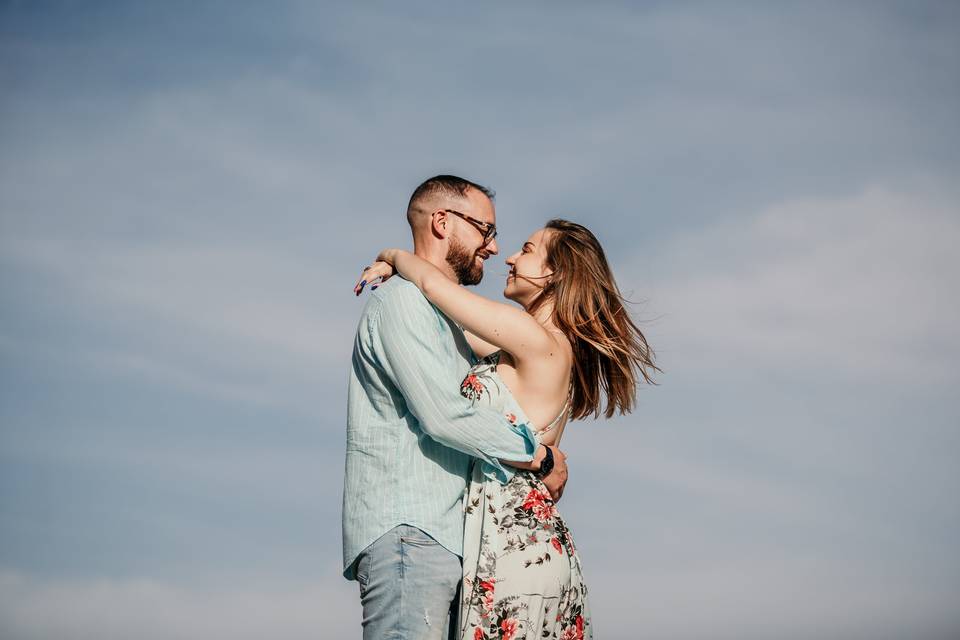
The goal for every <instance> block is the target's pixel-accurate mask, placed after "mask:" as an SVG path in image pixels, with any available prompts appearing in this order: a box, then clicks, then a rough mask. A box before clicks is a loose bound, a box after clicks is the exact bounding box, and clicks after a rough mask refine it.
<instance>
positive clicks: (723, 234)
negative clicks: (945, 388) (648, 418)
mask: <svg viewBox="0 0 960 640" xmlns="http://www.w3.org/2000/svg"><path fill="white" fill-rule="evenodd" d="M958 245H960V211H958V209H957V207H956V205H955V204H949V205H945V204H943V203H941V202H938V201H937V200H936V199H935V198H933V197H929V196H924V195H916V194H904V193H894V192H890V191H888V190H884V189H879V188H875V189H870V190H867V191H866V192H864V193H862V194H859V195H857V196H853V197H849V198H837V199H806V200H795V201H790V202H786V203H783V204H779V205H776V206H772V207H770V208H768V209H767V210H766V211H763V212H761V213H760V214H759V215H757V216H755V217H753V218H751V219H748V220H746V221H736V222H733V223H726V224H719V225H716V226H713V227H711V228H708V229H707V230H705V231H697V232H694V233H692V234H690V235H687V236H682V235H681V236H677V238H676V240H675V241H674V242H673V243H671V244H669V245H668V246H666V247H665V249H664V250H663V252H662V253H660V254H659V255H658V256H657V257H656V258H654V259H653V260H651V261H648V262H646V263H645V264H644V265H643V266H640V265H639V264H634V265H633V266H631V267H630V268H629V269H630V270H631V271H635V272H638V273H644V272H645V271H646V272H650V270H651V267H650V264H651V263H653V264H656V263H657V262H658V261H659V262H663V263H669V264H670V265H671V267H672V270H671V271H668V272H666V273H664V275H662V276H660V277H654V278H653V283H652V286H651V289H650V294H649V297H650V298H651V300H652V301H653V304H652V308H653V309H654V310H655V311H657V312H659V313H662V317H661V318H660V320H659V321H658V322H657V323H656V325H654V327H653V328H652V330H651V333H655V334H658V335H657V340H656V343H655V344H658V345H659V347H660V350H661V353H662V354H664V355H667V356H668V358H669V359H670V360H673V363H671V364H673V366H675V367H680V366H681V365H679V364H676V363H677V362H678V361H682V367H683V368H689V367H695V368H701V367H707V368H726V367H729V368H733V369H739V368H744V367H753V366H754V365H756V366H759V367H761V368H764V369H771V368H775V369H781V370H786V369H790V368H793V367H803V368H814V367H816V368H818V369H820V370H821V371H826V372H831V371H840V372H841V373H845V374H852V375H869V376H880V377H884V378H888V379H894V380H896V379H909V378H912V377H917V376H920V375H922V376H925V377H926V378H927V379H934V380H936V379H941V380H942V379H944V378H948V377H950V376H952V375H955V373H956V367H955V362H956V359H957V358H958V357H960V331H958V330H957V327H958V326H960V298H958V297H957V295H956V292H957V291H958V290H960V253H958V252H957V251H956V247H957V246H958ZM653 269H657V267H656V266H654V267H653ZM645 293H646V291H645ZM667 366H670V365H667Z"/></svg>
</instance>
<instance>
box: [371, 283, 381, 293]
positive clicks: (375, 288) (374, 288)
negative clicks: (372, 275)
mask: <svg viewBox="0 0 960 640" xmlns="http://www.w3.org/2000/svg"><path fill="white" fill-rule="evenodd" d="M379 286H380V285H377V284H375V285H373V286H372V287H370V291H376V290H377V287H379Z"/></svg>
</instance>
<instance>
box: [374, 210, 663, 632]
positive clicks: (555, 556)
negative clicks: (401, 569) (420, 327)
mask: <svg viewBox="0 0 960 640" xmlns="http://www.w3.org/2000/svg"><path fill="white" fill-rule="evenodd" d="M377 259H378V262H377V263H376V264H374V265H373V266H372V267H370V268H369V269H367V270H366V271H364V274H363V279H364V280H366V281H367V282H371V281H372V280H374V279H376V278H377V277H381V278H383V279H386V278H388V277H390V276H391V275H392V274H393V273H394V272H398V273H399V274H400V275H401V276H403V277H404V278H406V279H407V280H409V281H411V282H412V283H414V284H415V285H416V286H417V287H418V288H419V289H420V290H421V291H422V292H423V294H424V295H425V296H426V297H427V299H429V300H430V302H432V303H433V304H434V305H436V306H437V307H438V308H439V309H440V310H441V311H443V313H445V314H446V315H447V316H448V317H450V318H451V319H453V320H454V321H455V322H457V323H459V324H460V325H462V326H463V328H464V330H465V333H466V336H467V338H468V340H469V341H470V346H471V347H472V348H473V350H474V352H475V353H476V354H477V356H478V357H480V358H481V359H480V361H479V362H478V363H477V364H476V365H475V366H474V367H473V368H472V369H471V370H470V373H469V374H468V375H467V377H466V378H465V379H464V380H463V381H462V384H461V393H462V394H463V395H464V396H466V397H467V398H470V399H471V400H472V401H474V402H477V403H486V404H489V405H491V406H493V407H495V408H497V409H499V410H501V411H502V412H503V413H504V414H505V415H506V417H507V419H508V420H510V421H512V422H516V423H528V424H529V425H530V426H531V428H532V429H533V430H534V432H535V433H536V435H537V438H538V440H539V441H540V442H541V443H542V444H545V445H547V446H548V447H549V446H555V445H557V444H559V442H560V437H561V436H562V435H563V430H564V427H565V426H566V422H567V420H568V419H579V418H585V417H587V416H589V415H591V414H593V415H594V416H599V414H600V413H601V407H602V405H603V404H604V398H603V397H601V396H605V407H603V413H604V415H605V416H606V417H607V418H609V417H611V416H612V415H613V414H614V413H615V412H617V411H619V412H620V413H621V414H622V413H627V412H629V411H630V410H631V409H632V408H633V404H634V400H635V395H636V384H637V382H638V375H637V374H638V373H639V375H640V376H642V379H643V381H644V382H647V383H652V379H651V377H650V374H652V373H653V372H654V371H659V369H658V368H657V367H656V365H655V364H654V362H653V351H652V350H651V349H650V347H649V346H648V344H647V341H646V339H645V338H644V336H643V333H642V332H641V331H640V330H639V329H638V328H637V326H636V325H635V324H634V323H633V321H632V320H631V319H630V317H629V316H628V314H627V312H626V309H625V308H624V305H623V298H622V296H621V295H620V292H619V290H618V289H617V286H616V283H615V282H614V279H613V275H612V273H611V271H610V268H609V266H608V265H607V260H606V257H605V256H604V253H603V249H602V248H601V247H600V244H599V242H598V241H597V239H596V238H595V237H594V235H593V234H592V233H591V232H590V231H589V230H587V229H586V228H585V227H583V226H581V225H578V224H576V223H573V222H568V221H565V220H551V221H550V222H548V223H547V225H546V227H545V228H543V229H540V230H539V231H537V232H535V233H534V234H533V235H531V236H530V238H529V239H528V240H527V241H526V242H525V243H524V244H523V247H522V248H521V250H520V251H519V252H517V253H515V254H514V255H512V256H510V257H509V258H508V259H507V264H508V265H509V267H510V273H509V275H508V276H507V283H506V288H505V289H504V292H503V294H504V296H505V297H506V298H508V299H510V300H513V301H514V302H517V303H519V304H520V306H521V307H522V309H518V308H517V307H515V306H513V305H508V304H504V303H499V302H494V301H492V300H487V299H486V298H484V297H482V296H479V295H476V294H474V293H471V292H470V291H468V290H467V289H465V288H464V287H461V286H459V285H457V284H456V283H454V282H452V281H451V280H450V279H449V278H447V277H446V276H445V275H444V274H443V272H441V271H440V270H439V269H437V268H436V267H435V266H433V265H432V264H430V263H429V262H427V261H425V260H422V259H420V258H418V257H417V256H415V255H413V254H412V253H409V252H406V251H402V250H398V249H388V250H385V251H383V252H382V253H381V254H380V255H379V256H378V258H377ZM601 390H602V392H603V393H601ZM465 511H466V522H465V525H464V552H463V554H464V555H463V570H464V578H463V580H464V581H463V585H462V586H463V590H462V600H461V607H460V630H461V638H463V639H465V640H480V639H485V638H504V639H518V638H537V639H545V638H560V639H563V640H572V639H574V638H577V639H582V638H589V637H592V634H591V625H590V617H589V613H588V608H587V601H586V594H587V589H586V586H585V585H584V583H583V580H582V573H581V569H580V559H579V556H578V555H577V553H576V550H575V548H574V544H573V539H572V537H571V536H570V533H569V531H568V530H567V528H566V526H565V524H564V522H563V520H562V519H561V518H560V515H559V513H558V512H557V510H556V508H555V506H554V501H553V500H552V499H551V497H550V495H549V493H548V492H547V490H546V487H544V485H543V482H542V481H541V480H540V479H539V477H538V476H537V475H536V474H535V473H533V472H530V471H524V470H518V471H517V473H516V474H515V475H514V476H513V478H512V479H511V480H510V481H509V482H508V483H507V484H506V485H501V484H500V483H499V482H497V481H496V480H492V479H488V476H487V474H485V473H484V469H483V468H481V467H480V466H477V467H475V468H474V472H473V478H472V481H471V484H470V487H469V494H468V496H467V500H466V504H465Z"/></svg>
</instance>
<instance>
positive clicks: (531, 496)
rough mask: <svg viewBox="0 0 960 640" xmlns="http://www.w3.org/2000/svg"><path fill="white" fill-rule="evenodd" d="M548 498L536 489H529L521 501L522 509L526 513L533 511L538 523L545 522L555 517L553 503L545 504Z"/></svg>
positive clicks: (555, 510) (555, 512)
mask: <svg viewBox="0 0 960 640" xmlns="http://www.w3.org/2000/svg"><path fill="white" fill-rule="evenodd" d="M549 498H550V496H547V495H544V494H543V493H541V492H540V491H538V490H537V489H530V493H528V494H527V497H526V498H524V500H523V508H524V509H526V510H527V511H533V515H534V516H535V517H536V518H537V520H539V521H540V522H545V521H547V520H549V519H551V518H553V517H554V516H556V515H557V509H556V507H554V506H553V501H552V500H551V501H550V502H547V500H549Z"/></svg>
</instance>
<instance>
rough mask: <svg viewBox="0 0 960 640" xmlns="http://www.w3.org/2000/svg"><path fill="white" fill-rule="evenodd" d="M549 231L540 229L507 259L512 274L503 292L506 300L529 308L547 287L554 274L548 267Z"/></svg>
mask: <svg viewBox="0 0 960 640" xmlns="http://www.w3.org/2000/svg"><path fill="white" fill-rule="evenodd" d="M550 233H552V232H551V231H550V230H549V229H540V230H539V231H535V232H534V233H533V235H531V236H530V237H529V238H527V241H526V242H524V243H523V246H522V247H520V251H518V252H516V253H515V254H513V255H512V256H510V257H509V258H507V265H508V266H509V267H510V273H508V274H507V286H506V287H505V288H504V290H503V295H504V297H505V298H508V299H510V300H513V301H514V302H517V303H519V304H521V305H523V306H524V307H527V306H528V305H529V304H530V303H531V302H533V300H534V298H536V297H537V295H538V294H539V293H540V292H541V291H542V290H543V288H544V287H545V286H547V282H548V281H549V276H550V274H552V273H553V272H552V271H551V270H550V268H549V267H548V266H547V246H546V245H547V241H548V240H549V239H550V235H549V234H550Z"/></svg>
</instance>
